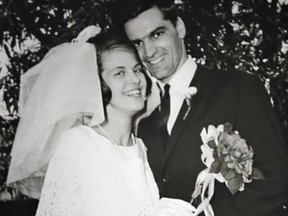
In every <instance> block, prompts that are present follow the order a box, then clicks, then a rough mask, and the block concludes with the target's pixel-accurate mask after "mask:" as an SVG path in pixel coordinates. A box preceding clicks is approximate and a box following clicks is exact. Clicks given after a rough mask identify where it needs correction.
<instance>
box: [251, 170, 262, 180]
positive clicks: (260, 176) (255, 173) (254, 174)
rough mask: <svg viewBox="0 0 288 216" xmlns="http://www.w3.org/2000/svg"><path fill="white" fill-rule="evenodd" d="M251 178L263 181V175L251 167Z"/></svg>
mask: <svg viewBox="0 0 288 216" xmlns="http://www.w3.org/2000/svg"><path fill="white" fill-rule="evenodd" d="M251 178H252V179H264V175H263V173H262V172H261V171H260V170H259V169H257V168H254V167H253V168H252V175H251Z"/></svg>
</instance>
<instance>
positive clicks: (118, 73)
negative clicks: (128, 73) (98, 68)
mask: <svg viewBox="0 0 288 216" xmlns="http://www.w3.org/2000/svg"><path fill="white" fill-rule="evenodd" d="M123 75H125V71H124V70H120V71H118V72H117V73H115V76H123Z"/></svg>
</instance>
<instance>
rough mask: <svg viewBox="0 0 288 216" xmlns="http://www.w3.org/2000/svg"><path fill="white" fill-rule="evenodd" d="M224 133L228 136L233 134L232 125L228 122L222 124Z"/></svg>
mask: <svg viewBox="0 0 288 216" xmlns="http://www.w3.org/2000/svg"><path fill="white" fill-rule="evenodd" d="M224 132H226V133H228V134H232V133H234V132H233V125H232V124H231V123H229V122H226V123H225V124H224Z"/></svg>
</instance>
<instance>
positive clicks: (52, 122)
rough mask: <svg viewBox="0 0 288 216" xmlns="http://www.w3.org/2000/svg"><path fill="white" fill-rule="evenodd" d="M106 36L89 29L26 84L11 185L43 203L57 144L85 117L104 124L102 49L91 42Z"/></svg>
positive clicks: (52, 55) (48, 58) (23, 84)
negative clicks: (42, 194)
mask: <svg viewBox="0 0 288 216" xmlns="http://www.w3.org/2000/svg"><path fill="white" fill-rule="evenodd" d="M99 32H100V29H99V28H98V27H96V26H89V27H87V28H86V29H85V30H84V31H82V32H81V33H80V34H79V36H78V37H77V38H76V39H75V40H73V41H72V42H71V43H64V44H61V45H59V46H56V47H55V48H53V49H51V50H50V51H49V52H48V54H47V55H46V56H45V57H44V58H43V60H42V61H41V62H40V63H39V64H37V65H36V66H34V67H32V68H31V69H30V70H28V71H27V72H26V73H24V75H23V76H22V78H21V86H20V99H19V114H20V122H19V125H18V128H17V132H16V136H15V140H14V144H13V147H12V151H11V157H12V159H11V164H10V167H9V173H8V177H7V185H8V186H12V187H14V188H16V189H17V190H19V191H21V192H22V193H24V194H26V195H28V196H29V197H32V198H39V197H40V192H41V188H42V184H43V180H44V175H45V172H46V168H47V164H48V162H49V160H50V158H51V156H52V154H53V152H54V150H55V148H56V145H57V140H58V138H59V137H60V135H61V134H62V133H63V132H64V131H65V130H67V129H69V128H71V127H73V125H75V124H77V121H79V119H80V120H81V118H82V117H83V116H91V118H92V120H91V122H90V124H91V125H94V124H95V125H96V124H100V123H102V122H103V121H104V119H105V117H104V109H103V103H102V95H101V88H100V80H99V76H98V72H97V62H96V49H95V47H94V45H93V44H89V43H86V41H87V40H88V39H89V38H90V37H93V36H95V35H96V34H98V33H99Z"/></svg>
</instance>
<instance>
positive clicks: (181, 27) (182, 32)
mask: <svg viewBox="0 0 288 216" xmlns="http://www.w3.org/2000/svg"><path fill="white" fill-rule="evenodd" d="M176 29H177V31H178V34H179V37H180V38H181V39H184V37H185V35H186V27H185V24H184V22H183V20H182V19H181V18H180V17H177V21H176Z"/></svg>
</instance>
